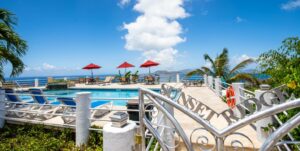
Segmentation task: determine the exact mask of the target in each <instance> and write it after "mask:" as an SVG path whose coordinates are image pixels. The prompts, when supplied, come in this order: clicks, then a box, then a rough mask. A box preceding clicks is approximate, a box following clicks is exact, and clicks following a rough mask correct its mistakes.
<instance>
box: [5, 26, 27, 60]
mask: <svg viewBox="0 0 300 151" xmlns="http://www.w3.org/2000/svg"><path fill="white" fill-rule="evenodd" d="M1 41H2V42H3V41H4V43H6V47H7V50H8V51H10V53H14V54H15V55H17V56H22V55H24V54H25V53H26V51H27V44H26V41H24V40H22V39H21V38H20V37H19V35H18V34H16V33H15V32H14V31H13V30H11V29H10V28H9V27H8V26H7V25H6V24H4V23H1V22H0V42H1Z"/></svg>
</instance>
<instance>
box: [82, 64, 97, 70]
mask: <svg viewBox="0 0 300 151" xmlns="http://www.w3.org/2000/svg"><path fill="white" fill-rule="evenodd" d="M99 68H101V66H98V65H96V64H93V63H91V64H89V65H87V66H85V67H83V68H82V69H86V70H90V69H99Z"/></svg>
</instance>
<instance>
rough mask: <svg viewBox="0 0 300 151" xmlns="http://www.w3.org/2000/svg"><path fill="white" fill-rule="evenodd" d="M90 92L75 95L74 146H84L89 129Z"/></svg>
mask: <svg viewBox="0 0 300 151" xmlns="http://www.w3.org/2000/svg"><path fill="white" fill-rule="evenodd" d="M90 96H91V93H90V92H79V93H77V94H76V146H78V147H80V146H82V145H86V144H87V141H88V138H89V128H90V119H89V118H90V116H91V112H90V104H91V99H90Z"/></svg>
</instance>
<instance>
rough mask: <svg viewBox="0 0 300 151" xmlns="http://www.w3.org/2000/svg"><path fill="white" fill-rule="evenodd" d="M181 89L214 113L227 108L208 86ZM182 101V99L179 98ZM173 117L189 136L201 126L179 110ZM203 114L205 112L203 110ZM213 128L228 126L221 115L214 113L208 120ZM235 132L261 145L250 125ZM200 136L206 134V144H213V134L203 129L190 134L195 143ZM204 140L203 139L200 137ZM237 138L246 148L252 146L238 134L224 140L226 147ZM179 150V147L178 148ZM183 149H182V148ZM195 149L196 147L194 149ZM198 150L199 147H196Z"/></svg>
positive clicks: (255, 144) (257, 145) (256, 144)
mask: <svg viewBox="0 0 300 151" xmlns="http://www.w3.org/2000/svg"><path fill="white" fill-rule="evenodd" d="M183 91H184V92H185V94H187V95H190V96H192V97H194V98H196V99H197V100H199V101H200V102H201V103H203V104H205V105H207V106H208V107H210V108H211V109H212V110H214V111H215V112H216V113H221V112H222V111H224V110H226V109H228V106H227V104H226V103H225V102H223V101H222V99H220V98H219V97H218V96H217V95H216V94H215V93H214V92H213V91H212V90H211V89H209V88H208V87H187V88H184V89H183ZM179 101H182V100H179ZM209 113H210V112H207V113H206V114H209ZM174 114H175V117H176V119H177V121H179V123H180V124H181V126H182V128H183V129H184V131H185V133H186V135H187V136H188V137H190V135H191V134H192V132H193V131H194V130H195V129H197V128H202V126H201V125H200V124H198V123H197V122H195V121H194V120H193V119H191V118H189V117H188V116H186V115H184V114H182V113H181V112H180V111H178V110H175V112H174ZM204 114H205V112H204ZM209 122H210V123H211V124H212V125H213V126H214V127H215V128H217V129H219V130H222V129H224V128H226V127H227V126H228V124H227V122H226V120H225V118H224V117H222V116H217V114H215V115H214V116H213V117H212V118H211V120H210V121H209ZM237 132H239V133H242V134H244V135H246V136H247V137H248V138H249V139H250V140H251V141H252V142H253V144H254V148H256V149H257V148H259V147H260V146H261V142H259V141H258V140H257V135H256V131H255V130H254V129H253V128H252V127H251V126H245V127H243V128H241V129H239V130H238V131H237ZM200 136H207V138H208V145H209V146H214V145H215V144H216V143H215V139H214V137H213V135H211V134H210V133H209V132H207V131H203V130H198V131H196V132H195V133H194V134H193V135H192V142H193V143H196V142H197V138H198V137H200ZM202 140H204V139H202ZM235 140H238V141H240V142H242V143H243V145H244V146H245V147H247V148H248V149H250V148H253V146H252V144H251V143H250V141H249V140H247V139H246V138H244V137H242V136H240V135H231V136H229V137H228V138H227V139H226V140H225V145H226V146H227V147H229V146H231V142H232V141H235ZM178 150H181V149H178ZM183 150H184V149H183ZM196 150H197V149H196ZM198 150H199V148H198Z"/></svg>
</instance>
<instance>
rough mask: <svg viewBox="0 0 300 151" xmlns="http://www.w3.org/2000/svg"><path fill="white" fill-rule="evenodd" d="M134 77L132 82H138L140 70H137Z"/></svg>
mask: <svg viewBox="0 0 300 151" xmlns="http://www.w3.org/2000/svg"><path fill="white" fill-rule="evenodd" d="M131 76H132V82H137V81H138V79H139V70H137V71H136V72H135V73H134V74H132V75H131Z"/></svg>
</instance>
